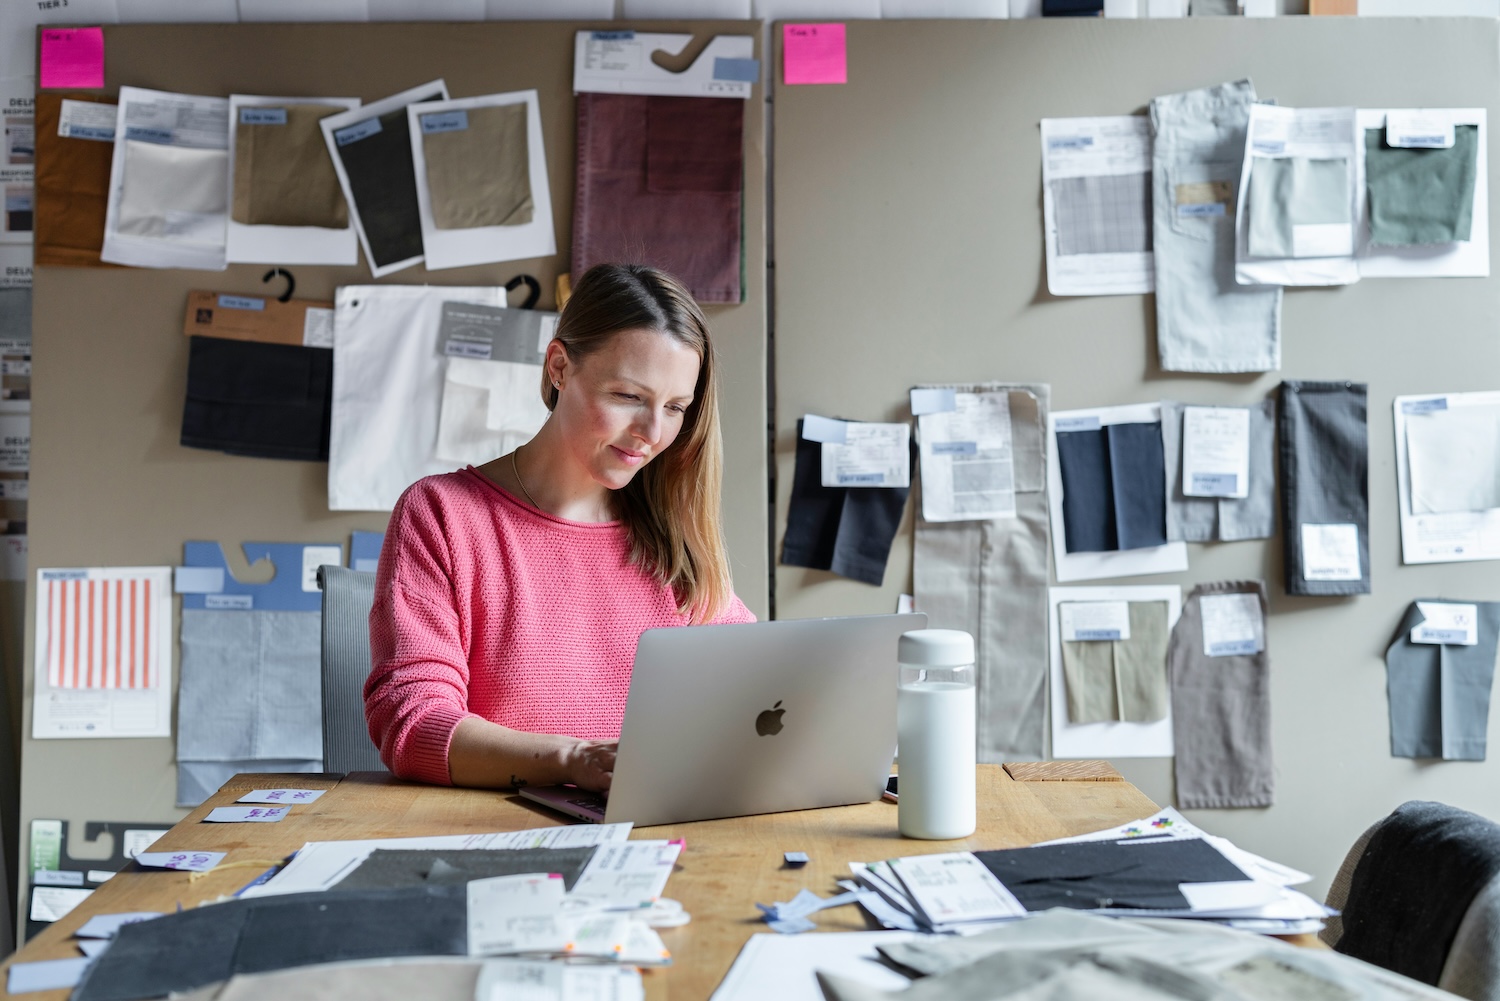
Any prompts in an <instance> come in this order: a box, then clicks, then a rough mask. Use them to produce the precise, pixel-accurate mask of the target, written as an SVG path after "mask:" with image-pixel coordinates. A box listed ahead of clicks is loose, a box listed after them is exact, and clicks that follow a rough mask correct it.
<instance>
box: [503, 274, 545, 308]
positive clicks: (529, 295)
mask: <svg viewBox="0 0 1500 1001" xmlns="http://www.w3.org/2000/svg"><path fill="white" fill-rule="evenodd" d="M522 285H525V286H526V301H525V302H523V303H521V308H522V309H536V304H537V301H538V300H540V299H541V298H542V283H541V282H539V281H537V280H536V279H535V278H533V277H531V276H530V275H516V276H515V277H514V278H512V279H511V280H510V281H508V282H506V283H505V291H507V292H514V291H515V290H516V289H518V288H520V287H521V286H522Z"/></svg>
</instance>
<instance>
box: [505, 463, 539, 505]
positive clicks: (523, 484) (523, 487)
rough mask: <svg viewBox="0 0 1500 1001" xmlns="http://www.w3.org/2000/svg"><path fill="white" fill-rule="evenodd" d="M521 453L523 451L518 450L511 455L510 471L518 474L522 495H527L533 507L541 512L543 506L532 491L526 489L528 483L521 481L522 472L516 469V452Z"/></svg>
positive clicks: (517, 479)
mask: <svg viewBox="0 0 1500 1001" xmlns="http://www.w3.org/2000/svg"><path fill="white" fill-rule="evenodd" d="M519 451H521V450H520V449H519V448H518V449H516V450H515V452H511V453H510V471H511V472H512V473H515V474H516V482H517V483H519V484H520V485H521V493H523V494H525V495H526V499H527V500H529V501H531V506H532V507H534V508H536V509H537V510H538V511H540V510H541V509H542V506H541V505H540V504H538V503H537V502H536V498H535V497H532V496H531V491H530V490H527V489H526V481H525V480H523V479H521V471H520V470H519V469H517V468H516V452H519Z"/></svg>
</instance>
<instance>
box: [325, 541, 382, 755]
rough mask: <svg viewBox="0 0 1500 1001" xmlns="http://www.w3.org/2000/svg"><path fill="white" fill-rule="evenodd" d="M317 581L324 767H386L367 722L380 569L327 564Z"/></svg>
mask: <svg viewBox="0 0 1500 1001" xmlns="http://www.w3.org/2000/svg"><path fill="white" fill-rule="evenodd" d="M318 586H319V587H321V588H322V589H323V770H324V771H329V772H373V771H381V772H383V771H385V770H386V768H385V765H383V764H381V762H380V752H379V751H378V750H377V749H376V747H375V743H374V741H372V740H370V730H369V727H368V725H367V724H366V723H365V698H364V688H365V680H366V679H367V678H369V676H370V606H371V605H372V604H374V602H375V575H374V574H372V573H365V572H363V571H360V570H350V569H348V568H346V567H336V566H323V567H319V568H318Z"/></svg>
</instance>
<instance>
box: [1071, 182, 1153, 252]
mask: <svg viewBox="0 0 1500 1001" xmlns="http://www.w3.org/2000/svg"><path fill="white" fill-rule="evenodd" d="M1052 205H1053V208H1054V211H1055V215H1056V218H1057V253H1058V254H1059V255H1060V256H1061V255H1067V254H1142V253H1147V252H1149V251H1150V250H1151V175H1150V174H1100V175H1096V176H1093V177H1065V178H1061V179H1060V180H1056V181H1053V182H1052Z"/></svg>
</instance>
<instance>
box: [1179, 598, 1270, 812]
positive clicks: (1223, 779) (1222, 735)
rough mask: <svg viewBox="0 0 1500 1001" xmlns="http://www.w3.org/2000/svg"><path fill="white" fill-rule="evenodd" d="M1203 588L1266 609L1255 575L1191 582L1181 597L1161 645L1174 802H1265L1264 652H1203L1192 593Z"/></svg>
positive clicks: (1186, 805)
mask: <svg viewBox="0 0 1500 1001" xmlns="http://www.w3.org/2000/svg"><path fill="white" fill-rule="evenodd" d="M1211 594H1254V595H1257V596H1258V597H1259V598H1260V607H1261V615H1262V616H1263V617H1264V615H1265V612H1266V590H1265V585H1263V584H1262V583H1261V582H1260V581H1258V580H1248V581H1246V580H1234V581H1221V582H1219V583H1215V584H1199V585H1198V586H1197V587H1195V588H1193V591H1192V593H1191V594H1189V595H1188V598H1187V601H1186V602H1184V603H1183V606H1182V615H1181V616H1180V617H1179V618H1178V620H1177V625H1176V627H1174V628H1173V630H1172V638H1171V640H1170V641H1169V642H1168V644H1167V678H1168V683H1169V684H1170V686H1171V690H1172V744H1173V747H1174V753H1175V756H1174V758H1173V763H1174V771H1175V773H1176V781H1177V805H1178V806H1179V807H1181V808H1183V809H1216V808H1221V807H1241V806H1270V805H1271V802H1272V793H1273V790H1274V787H1275V773H1276V769H1275V762H1274V761H1273V760H1272V757H1271V658H1270V655H1269V653H1268V652H1267V651H1266V650H1262V651H1261V652H1260V653H1256V654H1248V655H1243V656H1233V655H1232V656H1225V657H1210V656H1208V655H1207V654H1205V653H1204V652H1203V614H1202V611H1201V610H1200V607H1199V600H1200V599H1201V598H1203V597H1204V596H1205V595H1211Z"/></svg>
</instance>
